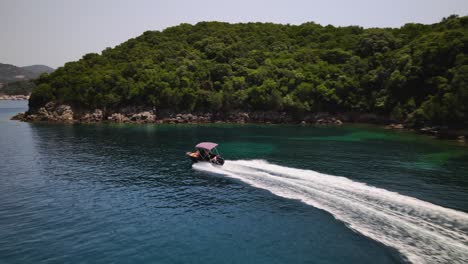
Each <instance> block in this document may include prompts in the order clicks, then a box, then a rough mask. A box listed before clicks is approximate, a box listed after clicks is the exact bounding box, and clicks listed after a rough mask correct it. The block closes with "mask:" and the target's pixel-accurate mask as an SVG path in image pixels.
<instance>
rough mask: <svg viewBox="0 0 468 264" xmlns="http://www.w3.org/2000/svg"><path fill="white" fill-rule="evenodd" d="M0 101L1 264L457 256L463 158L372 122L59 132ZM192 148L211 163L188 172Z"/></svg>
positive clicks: (466, 243)
mask: <svg viewBox="0 0 468 264" xmlns="http://www.w3.org/2000/svg"><path fill="white" fill-rule="evenodd" d="M26 107H27V106H26V102H21V101H0V147H1V148H0V154H1V157H2V161H1V162H0V263H64V262H67V263H83V262H92V263H109V262H119V263H120V262H138V263H404V262H408V261H411V262H418V263H424V262H427V263H434V262H440V263H463V262H466V261H467V260H468V253H467V252H468V251H467V250H466V249H467V248H468V240H467V237H468V221H466V220H468V216H467V215H468V214H467V213H468V151H467V150H468V149H467V147H466V146H465V145H461V144H458V143H456V142H453V141H443V140H434V139H431V138H429V137H427V136H422V135H416V134H413V133H408V132H395V131H387V130H384V129H382V128H379V127H375V126H366V125H346V126H342V127H312V126H290V125H227V124H216V125H119V124H92V125H67V124H43V123H22V122H17V121H10V120H8V119H9V118H10V117H11V116H13V115H14V114H16V113H18V112H21V111H24V110H26ZM200 141H214V142H218V143H220V147H219V150H220V152H221V153H222V154H223V155H224V157H225V158H226V159H227V163H226V165H225V166H223V167H213V166H211V165H208V164H196V165H194V166H192V164H191V163H190V161H189V160H188V159H187V158H186V157H185V156H184V153H185V151H189V150H191V149H192V147H193V145H195V144H196V143H198V142H200Z"/></svg>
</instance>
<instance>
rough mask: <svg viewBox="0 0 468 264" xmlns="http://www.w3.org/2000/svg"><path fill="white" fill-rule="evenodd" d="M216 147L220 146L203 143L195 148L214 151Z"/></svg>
mask: <svg viewBox="0 0 468 264" xmlns="http://www.w3.org/2000/svg"><path fill="white" fill-rule="evenodd" d="M216 146H218V144H216V143H213V142H201V143H198V144H197V145H196V146H195V147H196V148H200V149H207V150H212V149H213V148H216Z"/></svg>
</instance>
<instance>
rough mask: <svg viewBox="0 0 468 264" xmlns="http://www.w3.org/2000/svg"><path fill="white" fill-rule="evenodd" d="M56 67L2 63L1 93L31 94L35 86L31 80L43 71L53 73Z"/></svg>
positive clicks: (0, 68)
mask: <svg viewBox="0 0 468 264" xmlns="http://www.w3.org/2000/svg"><path fill="white" fill-rule="evenodd" d="M53 71H54V69H52V68H51V67H49V66H45V65H31V66H25V67H17V66H14V65H11V64H3V63H0V94H8V95H18V94H29V93H31V90H32V88H33V87H34V86H35V85H34V83H33V82H32V81H31V80H33V79H36V78H37V77H39V76H40V75H41V74H42V73H45V72H47V73H52V72H53Z"/></svg>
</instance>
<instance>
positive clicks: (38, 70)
mask: <svg viewBox="0 0 468 264" xmlns="http://www.w3.org/2000/svg"><path fill="white" fill-rule="evenodd" d="M21 68H22V69H24V70H27V71H29V72H32V73H34V74H36V75H37V77H39V75H41V74H43V73H44V72H47V73H52V72H53V71H54V70H55V69H53V68H51V67H49V66H46V65H40V64H37V65H31V66H24V67H21Z"/></svg>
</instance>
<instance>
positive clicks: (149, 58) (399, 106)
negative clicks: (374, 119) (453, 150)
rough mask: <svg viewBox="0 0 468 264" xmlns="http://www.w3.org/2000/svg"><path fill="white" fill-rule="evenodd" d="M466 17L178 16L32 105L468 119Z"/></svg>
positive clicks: (49, 81) (41, 87)
mask: <svg viewBox="0 0 468 264" xmlns="http://www.w3.org/2000/svg"><path fill="white" fill-rule="evenodd" d="M467 51H468V17H457V16H455V15H454V16H450V17H448V18H445V19H443V20H442V21H441V22H440V23H437V24H433V25H422V24H413V23H410V24H406V25H404V26H403V27H401V28H370V29H363V28H361V27H358V26H349V27H334V26H331V25H328V26H321V25H318V24H315V23H305V24H302V25H298V26H297V25H278V24H271V23H247V24H228V23H221V22H201V23H198V24H196V25H189V24H181V25H179V26H176V27H171V28H167V29H165V30H164V31H162V32H159V31H147V32H145V33H144V34H143V35H141V36H139V37H137V38H135V39H130V40H128V41H127V42H125V43H123V44H121V45H119V46H117V47H115V48H113V49H111V48H107V49H105V50H104V51H102V54H101V55H99V54H95V53H92V54H87V55H85V56H84V57H83V58H82V59H81V60H79V61H77V62H69V63H66V64H65V65H64V67H61V68H59V69H57V70H56V71H55V72H53V73H52V74H50V75H43V76H42V77H40V78H39V79H38V80H37V81H36V84H37V85H38V86H37V88H35V89H34V91H33V94H32V97H31V100H30V106H31V108H32V109H34V108H37V107H38V106H41V105H43V104H45V103H46V102H48V101H51V100H55V101H58V102H61V103H67V104H71V105H72V106H74V107H78V108H82V109H94V108H102V109H107V110H109V109H116V108H119V107H122V106H129V105H146V106H154V107H156V108H157V109H173V110H175V111H224V112H227V111H231V110H235V109H242V110H248V111H251V110H278V111H287V112H290V113H294V114H301V113H305V112H312V111H329V112H343V111H359V112H372V113H377V114H382V115H390V116H392V117H393V118H396V119H398V120H407V121H408V122H413V123H415V124H418V123H433V124H442V125H457V126H467V125H468V103H467V102H468V53H467Z"/></svg>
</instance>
